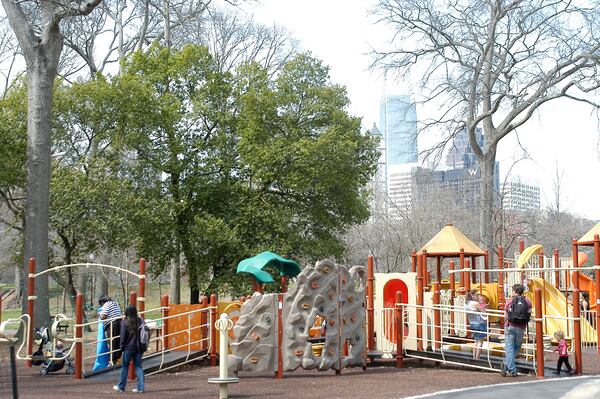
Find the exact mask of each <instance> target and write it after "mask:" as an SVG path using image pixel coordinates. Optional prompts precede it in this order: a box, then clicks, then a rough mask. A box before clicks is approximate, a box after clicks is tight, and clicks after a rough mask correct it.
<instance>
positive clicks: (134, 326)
mask: <svg viewBox="0 0 600 399" xmlns="http://www.w3.org/2000/svg"><path fill="white" fill-rule="evenodd" d="M142 327H143V320H142V319H140V318H139V317H138V313H137V309H136V307H135V306H132V305H129V306H127V308H126V309H125V318H124V319H123V320H122V321H121V350H122V351H123V364H122V365H121V378H120V379H119V384H118V385H115V386H113V390H115V391H117V392H125V386H126V385H127V374H128V371H129V363H130V362H132V361H133V365H134V367H135V375H136V377H137V387H135V388H133V391H132V392H134V393H142V392H144V370H143V369H142V355H143V349H142V348H141V342H140V341H141V340H140V329H141V328H142Z"/></svg>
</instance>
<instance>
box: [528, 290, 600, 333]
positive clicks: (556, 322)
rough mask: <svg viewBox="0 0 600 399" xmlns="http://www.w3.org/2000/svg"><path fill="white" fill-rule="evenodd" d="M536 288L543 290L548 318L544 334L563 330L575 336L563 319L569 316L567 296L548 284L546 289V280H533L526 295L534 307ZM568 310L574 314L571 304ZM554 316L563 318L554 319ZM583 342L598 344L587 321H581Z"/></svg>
mask: <svg viewBox="0 0 600 399" xmlns="http://www.w3.org/2000/svg"><path fill="white" fill-rule="evenodd" d="M536 288H539V289H541V290H542V307H543V308H544V309H543V311H544V312H545V315H546V316H548V317H546V319H545V321H544V334H545V335H550V336H552V335H553V334H554V332H555V331H557V330H561V331H563V332H564V333H565V335H568V336H573V329H572V328H569V329H567V321H566V320H564V319H562V317H566V316H567V314H566V307H565V296H564V295H563V294H562V292H560V291H559V290H558V289H557V288H556V287H555V286H554V285H552V284H551V283H548V282H546V286H545V287H544V280H542V279H541V278H535V279H532V280H531V281H530V282H529V291H527V292H526V293H525V295H526V296H527V297H528V298H529V299H530V300H531V301H532V302H533V303H534V306H535V301H534V298H533V293H534V290H535V289H536ZM544 302H545V306H544ZM568 308H569V313H571V314H573V313H572V312H573V306H572V305H571V304H569V305H568ZM553 316H555V317H561V318H554V317H553ZM581 340H582V341H583V342H596V330H595V329H594V327H592V325H591V324H590V323H589V322H588V321H587V320H586V319H582V320H581Z"/></svg>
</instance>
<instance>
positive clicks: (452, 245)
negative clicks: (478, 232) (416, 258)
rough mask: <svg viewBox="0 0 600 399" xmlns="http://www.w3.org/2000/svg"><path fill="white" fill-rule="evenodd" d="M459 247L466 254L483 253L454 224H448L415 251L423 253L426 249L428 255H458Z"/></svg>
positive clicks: (476, 254) (477, 254)
mask: <svg viewBox="0 0 600 399" xmlns="http://www.w3.org/2000/svg"><path fill="white" fill-rule="evenodd" d="M461 248H462V249H463V250H464V251H465V254H466V255H468V256H480V255H484V252H483V250H482V249H481V248H479V247H478V246H477V245H475V243H474V242H473V241H471V240H470V239H469V238H468V237H467V236H465V235H464V234H463V233H462V232H461V231H460V230H459V229H457V228H456V227H455V226H453V225H451V224H448V225H446V226H444V228H443V229H441V230H440V231H439V232H438V233H437V234H436V235H435V236H434V237H433V238H432V239H431V240H429V242H428V243H427V244H425V245H424V246H423V248H421V249H420V250H419V252H417V253H418V254H421V253H423V250H426V251H427V253H428V254H430V255H442V256H452V255H456V256H458V254H459V253H460V249H461Z"/></svg>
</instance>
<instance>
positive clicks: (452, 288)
mask: <svg viewBox="0 0 600 399" xmlns="http://www.w3.org/2000/svg"><path fill="white" fill-rule="evenodd" d="M453 270H454V261H453V260H451V261H450V306H452V307H454V297H455V296H456V276H455V273H452V271H453ZM450 334H451V335H452V334H454V312H450Z"/></svg>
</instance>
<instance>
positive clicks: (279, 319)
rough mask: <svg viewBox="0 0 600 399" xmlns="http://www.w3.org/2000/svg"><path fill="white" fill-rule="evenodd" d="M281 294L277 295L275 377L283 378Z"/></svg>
mask: <svg viewBox="0 0 600 399" xmlns="http://www.w3.org/2000/svg"><path fill="white" fill-rule="evenodd" d="M282 346H283V294H279V295H277V378H280V379H281V378H283V348H282Z"/></svg>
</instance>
